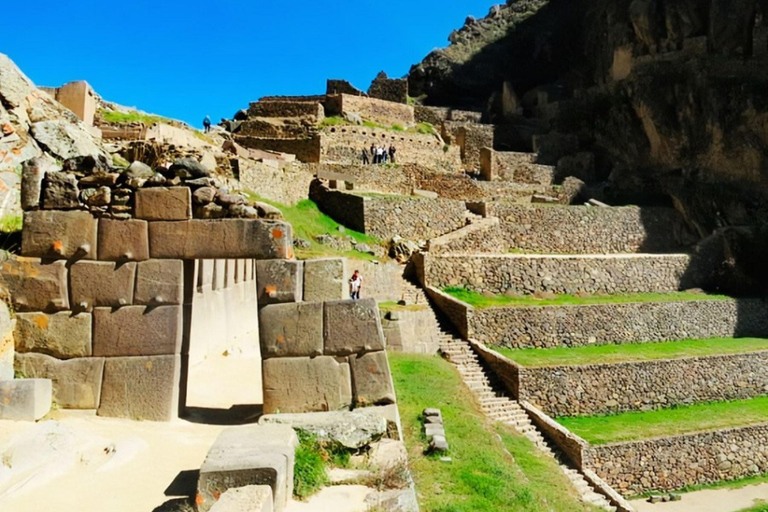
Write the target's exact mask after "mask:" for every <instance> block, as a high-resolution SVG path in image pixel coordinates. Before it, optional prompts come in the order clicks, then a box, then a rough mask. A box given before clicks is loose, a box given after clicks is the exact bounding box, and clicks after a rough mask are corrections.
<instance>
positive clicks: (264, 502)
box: [211, 485, 274, 512]
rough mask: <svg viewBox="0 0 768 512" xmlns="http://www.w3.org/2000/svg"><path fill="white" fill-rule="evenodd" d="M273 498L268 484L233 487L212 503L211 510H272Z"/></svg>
mask: <svg viewBox="0 0 768 512" xmlns="http://www.w3.org/2000/svg"><path fill="white" fill-rule="evenodd" d="M273 501H274V499H273V498H272V488H271V487H270V486H268V485H246V486H245V487H233V488H231V489H229V490H227V491H225V492H224V494H222V495H221V497H220V498H219V501H217V502H216V503H214V504H213V507H211V512H272V511H273V510H274V507H273V506H272V503H273Z"/></svg>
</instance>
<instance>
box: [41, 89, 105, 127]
mask: <svg viewBox="0 0 768 512" xmlns="http://www.w3.org/2000/svg"><path fill="white" fill-rule="evenodd" d="M41 89H43V90H44V91H45V92H47V93H48V94H50V95H51V96H53V98H54V99H55V100H56V101H58V102H59V103H61V104H62V105H64V106H65V107H67V108H68V109H69V110H71V111H72V112H74V113H75V115H76V116H77V117H78V119H80V120H81V121H82V122H83V123H85V124H86V125H88V126H93V118H94V117H95V115H96V94H95V93H94V92H93V88H92V87H91V86H90V84H89V83H88V82H86V81H84V80H80V81H77V82H69V83H68V84H64V85H62V86H61V87H57V88H53V87H41Z"/></svg>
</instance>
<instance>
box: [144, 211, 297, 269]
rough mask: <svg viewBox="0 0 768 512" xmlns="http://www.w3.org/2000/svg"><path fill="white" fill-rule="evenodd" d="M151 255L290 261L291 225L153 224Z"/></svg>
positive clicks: (247, 221) (261, 222) (224, 221)
mask: <svg viewBox="0 0 768 512" xmlns="http://www.w3.org/2000/svg"><path fill="white" fill-rule="evenodd" d="M149 252H150V256H152V257H153V258H162V259H181V260H193V259H226V258H252V259H261V260H263V259H290V258H293V237H292V231H291V225H290V224H288V223H286V222H279V221H264V220H252V219H217V220H198V219H195V220H189V221H185V222H151V223H150V225H149Z"/></svg>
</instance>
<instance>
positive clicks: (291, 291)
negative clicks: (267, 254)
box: [256, 260, 304, 306]
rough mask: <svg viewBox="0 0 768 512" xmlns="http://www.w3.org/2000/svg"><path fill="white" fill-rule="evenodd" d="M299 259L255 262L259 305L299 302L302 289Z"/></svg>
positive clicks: (301, 267) (301, 268) (302, 275)
mask: <svg viewBox="0 0 768 512" xmlns="http://www.w3.org/2000/svg"><path fill="white" fill-rule="evenodd" d="M302 270H303V265H302V262H301V261H296V260H263V261H257V262H256V286H257V287H258V300H259V305H260V306H263V305H265V304H279V303H283V302H301V295H302V289H303V285H302V282H303V278H304V274H303V272H302Z"/></svg>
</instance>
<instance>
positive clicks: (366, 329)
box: [323, 299, 384, 356]
mask: <svg viewBox="0 0 768 512" xmlns="http://www.w3.org/2000/svg"><path fill="white" fill-rule="evenodd" d="M323 334H324V338H325V350H324V353H325V354H326V355H338V356H344V355H349V354H357V353H360V352H371V351H375V350H384V333H383V331H382V330H381V318H380V317H379V308H378V306H377V304H376V300H375V299H361V300H343V301H331V302H326V303H325V308H324V322H323Z"/></svg>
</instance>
